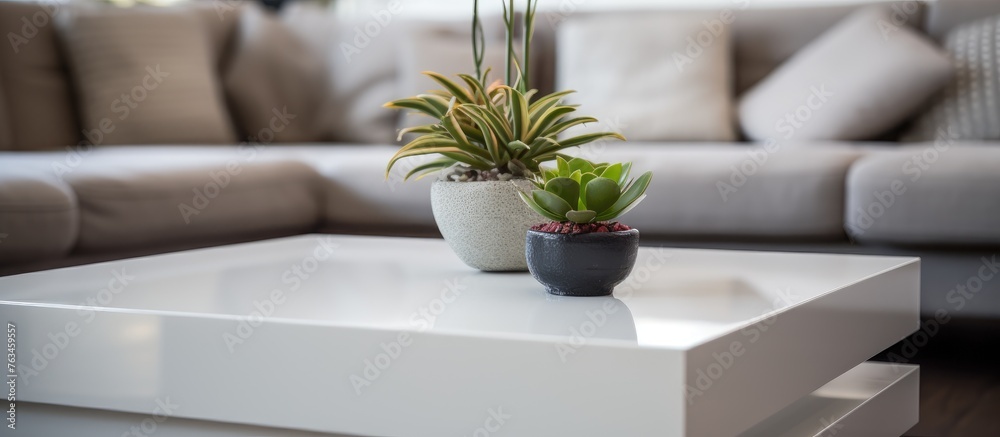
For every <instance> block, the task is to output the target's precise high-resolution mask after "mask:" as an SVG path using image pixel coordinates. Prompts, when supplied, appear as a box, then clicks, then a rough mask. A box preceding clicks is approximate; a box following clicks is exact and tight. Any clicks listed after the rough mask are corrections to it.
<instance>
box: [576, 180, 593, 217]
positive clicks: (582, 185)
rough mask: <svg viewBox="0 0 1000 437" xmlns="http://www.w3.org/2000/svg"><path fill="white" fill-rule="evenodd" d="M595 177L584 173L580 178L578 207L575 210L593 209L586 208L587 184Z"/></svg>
mask: <svg viewBox="0 0 1000 437" xmlns="http://www.w3.org/2000/svg"><path fill="white" fill-rule="evenodd" d="M596 177H597V175H595V174H593V173H584V174H583V175H581V176H580V202H579V203H580V206H579V207H578V208H577V209H581V210H582V209H593V208H587V184H589V183H590V181H592V180H594V178H596Z"/></svg>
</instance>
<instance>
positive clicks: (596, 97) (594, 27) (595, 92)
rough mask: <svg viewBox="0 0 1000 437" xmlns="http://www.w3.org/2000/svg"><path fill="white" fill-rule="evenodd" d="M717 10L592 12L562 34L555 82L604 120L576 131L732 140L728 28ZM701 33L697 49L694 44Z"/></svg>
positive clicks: (586, 111) (668, 138)
mask: <svg viewBox="0 0 1000 437" xmlns="http://www.w3.org/2000/svg"><path fill="white" fill-rule="evenodd" d="M712 18H714V14H712V13H705V12H700V13H669V14H646V15H625V14H623V15H616V16H613V17H606V16H599V15H591V16H587V17H579V18H576V17H575V18H573V19H570V20H567V21H566V22H565V23H563V24H562V26H561V27H560V29H559V33H558V44H557V46H558V50H557V56H558V64H557V71H558V77H557V85H558V88H559V89H572V90H576V91H577V94H573V95H571V96H569V97H567V98H566V100H567V101H569V102H572V103H577V104H579V105H580V113H581V114H583V115H588V116H593V117H596V118H597V119H598V120H600V122H599V123H591V124H589V125H585V126H579V127H575V128H573V129H572V133H573V134H581V133H585V132H599V131H609V130H610V131H617V132H619V133H622V134H623V135H625V136H626V137H628V138H629V139H630V140H633V141H732V140H733V139H735V137H736V135H735V129H734V120H733V95H732V87H731V78H732V57H731V54H730V50H729V47H730V43H729V28H728V25H726V24H725V23H723V22H721V21H719V22H718V23H717V25H716V26H714V27H711V28H706V27H705V25H704V24H703V23H704V22H706V21H708V20H710V19H712ZM693 38H697V39H698V41H699V43H698V44H700V45H701V47H700V48H698V50H692V49H691V48H690V41H693Z"/></svg>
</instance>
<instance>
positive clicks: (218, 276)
mask: <svg viewBox="0 0 1000 437" xmlns="http://www.w3.org/2000/svg"><path fill="white" fill-rule="evenodd" d="M319 258H324V259H319ZM912 262H915V259H908V258H896V257H872V256H850V255H822V254H790V253H765V252H749V251H712V250H693V249H669V248H645V247H644V248H642V249H641V250H640V254H639V258H638V261H637V262H636V266H635V269H634V271H633V273H632V275H631V277H630V278H629V279H628V280H627V281H626V282H624V283H623V284H621V285H619V286H618V288H617V289H616V291H615V294H614V296H613V297H598V298H573V297H557V296H551V295H548V294H546V293H545V291H544V289H543V288H542V286H541V285H540V284H538V283H537V282H536V281H535V280H534V279H533V278H532V277H531V276H530V275H529V274H527V273H483V272H478V271H475V270H473V269H471V268H469V267H466V266H465V265H464V264H462V263H461V262H460V261H459V260H458V259H457V258H456V257H455V256H454V255H453V254H452V253H451V251H450V250H449V249H448V247H447V246H446V245H445V244H444V243H443V242H441V241H440V240H432V239H405V238H367V237H352V236H329V235H311V236H302V237H294V238H288V239H280V240H272V241H264V242H255V243H247V244H240V245H234V246H227V247H222V248H210V249H202V250H195V251H189V252H183V253H175V254H167V255H160V256H153V257H143V258H135V259H129V260H123V261H116V262H109V263H101V264H95V265H89V266H81V267H73V268H67V269H59V270H54V271H48V272H38V273H30V274H24V275H18V276H13V277H5V278H0V302H8V303H13V304H30V305H44V306H52V307H61V306H66V307H70V308H80V307H86V308H92V309H94V310H97V311H133V312H154V313H164V314H178V315H184V314H187V315H206V316H207V315H210V316H215V317H236V318H239V317H248V316H249V315H251V314H254V313H255V312H259V311H258V310H257V308H258V306H255V303H257V304H258V305H259V306H261V307H262V308H265V309H266V308H268V307H269V305H265V304H264V302H265V301H268V300H271V299H270V296H271V295H272V293H273V292H275V291H278V292H280V293H281V295H282V296H283V297H284V300H283V302H278V301H281V300H282V299H275V300H274V303H275V305H274V311H273V313H272V314H270V315H268V319H269V320H273V321H282V320H284V321H288V322H292V323H310V324H328V325H338V326H344V327H362V328H375V329H388V330H420V331H431V332H439V333H446V334H460V335H479V336H499V337H522V336H550V335H559V336H562V335H565V334H566V332H565V331H566V329H565V328H566V326H568V325H570V324H572V322H573V320H574V319H575V318H577V317H578V316H579V315H580V314H584V313H586V312H587V311H591V312H600V313H604V314H605V315H607V316H608V319H609V323H608V324H607V327H606V329H599V330H596V332H594V333H593V334H592V335H591V336H590V337H591V338H593V339H603V340H609V341H613V342H617V343H619V344H623V345H634V346H638V347H666V348H682V349H683V348H688V347H691V346H693V345H697V344H701V343H703V342H705V341H707V340H710V339H712V338H715V337H717V336H719V335H721V334H724V333H726V332H731V331H733V330H738V329H741V328H743V327H746V326H750V325H753V324H754V323H758V322H760V321H761V320H764V319H768V318H770V317H774V316H775V315H776V314H778V313H780V312H782V311H784V310H785V309H787V308H788V307H790V306H794V305H796V304H800V303H802V302H805V301H808V300H810V299H814V298H816V297H818V296H822V295H824V294H826V293H830V292H832V291H834V290H837V289H838V288H841V287H844V286H847V285H850V284H853V283H856V282H858V281H861V280H863V279H865V278H868V277H871V276H874V275H877V274H879V273H880V272H883V271H886V270H889V269H892V268H895V267H899V266H901V265H906V264H908V263H912ZM122 280H124V281H127V284H125V285H124V287H122V288H123V290H122V291H121V292H117V293H112V294H108V293H106V292H105V294H106V295H108V296H111V297H110V298H107V297H105V298H104V299H101V297H102V296H101V291H102V290H105V289H108V287H109V282H110V281H119V282H120V281H122ZM112 285H114V284H112ZM619 309H620V311H619ZM602 328H604V327H602Z"/></svg>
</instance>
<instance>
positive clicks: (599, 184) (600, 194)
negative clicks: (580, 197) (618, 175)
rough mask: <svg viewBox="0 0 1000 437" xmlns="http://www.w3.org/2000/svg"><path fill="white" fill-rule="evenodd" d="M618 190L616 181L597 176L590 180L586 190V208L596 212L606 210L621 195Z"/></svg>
mask: <svg viewBox="0 0 1000 437" xmlns="http://www.w3.org/2000/svg"><path fill="white" fill-rule="evenodd" d="M619 190H620V189H619V188H618V183H617V182H615V180H613V179H608V178H605V177H599V178H596V179H594V180H592V181H590V182H589V183H588V184H587V191H586V199H587V208H588V209H592V210H594V211H597V212H598V213H602V212H604V211H607V210H608V209H610V208H611V207H612V206H614V204H615V202H617V201H618V198H619V197H620V196H621V191H619Z"/></svg>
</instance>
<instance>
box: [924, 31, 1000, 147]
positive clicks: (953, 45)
mask: <svg viewBox="0 0 1000 437" xmlns="http://www.w3.org/2000/svg"><path fill="white" fill-rule="evenodd" d="M944 46H945V48H946V49H947V50H948V53H949V54H950V55H951V61H952V64H953V66H954V70H955V74H954V76H953V77H952V79H951V81H949V83H948V85H947V87H946V88H945V89H944V91H943V92H942V93H941V95H940V96H939V98H938V99H936V100H935V101H934V103H933V104H932V105H931V106H930V107H928V108H926V109H925V110H924V112H923V113H922V114H921V116H920V117H919V118H917V120H916V121H915V122H914V124H913V125H912V126H911V129H910V132H908V133H907V134H905V135H904V139H906V140H910V141H931V140H933V139H934V138H935V137H936V136H937V132H938V130H940V129H949V130H953V131H954V132H955V134H956V138H955V139H961V140H1000V123H998V122H997V121H998V120H1000V64H998V63H997V59H998V58H1000V15H994V16H992V17H988V18H984V19H981V20H975V21H972V22H969V23H965V24H961V25H959V26H957V27H955V28H954V29H952V30H951V31H950V32H948V33H947V35H946V36H945V40H944Z"/></svg>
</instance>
